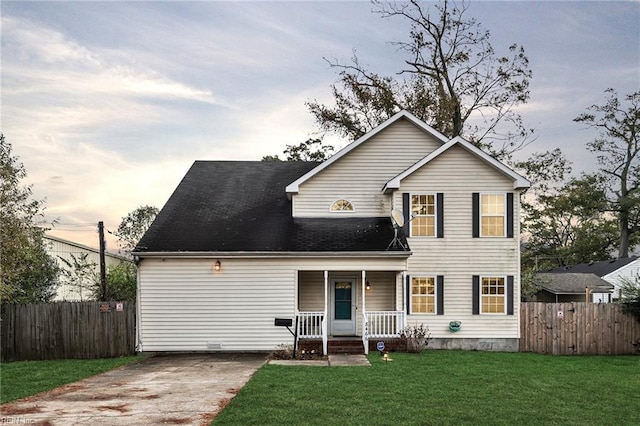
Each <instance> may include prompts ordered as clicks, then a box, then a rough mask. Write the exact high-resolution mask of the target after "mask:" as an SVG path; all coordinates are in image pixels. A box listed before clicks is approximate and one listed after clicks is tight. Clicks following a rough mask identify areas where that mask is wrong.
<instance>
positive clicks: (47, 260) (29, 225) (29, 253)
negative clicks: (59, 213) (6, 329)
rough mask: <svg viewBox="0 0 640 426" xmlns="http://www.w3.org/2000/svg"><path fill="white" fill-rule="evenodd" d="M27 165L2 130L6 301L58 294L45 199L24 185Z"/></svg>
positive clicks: (0, 246) (0, 227)
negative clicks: (47, 242)
mask: <svg viewBox="0 0 640 426" xmlns="http://www.w3.org/2000/svg"><path fill="white" fill-rule="evenodd" d="M26 176H27V172H26V170H25V168H24V165H23V164H22V163H21V162H20V161H19V159H18V157H16V156H14V155H13V154H12V147H11V144H10V143H9V142H7V141H6V140H5V138H4V135H3V134H0V298H1V299H2V301H4V302H19V303H31V302H48V301H50V300H51V299H52V298H53V297H54V296H55V294H56V287H57V286H58V267H57V263H56V261H55V259H53V258H52V257H51V256H49V255H48V253H47V250H46V247H45V242H44V239H43V236H44V231H45V230H44V229H43V228H40V227H38V226H37V222H38V221H41V220H42V219H43V218H44V213H43V212H44V202H43V201H41V200H33V199H32V198H31V195H32V190H31V186H23V185H22V184H21V181H22V179H24V178H25V177H26Z"/></svg>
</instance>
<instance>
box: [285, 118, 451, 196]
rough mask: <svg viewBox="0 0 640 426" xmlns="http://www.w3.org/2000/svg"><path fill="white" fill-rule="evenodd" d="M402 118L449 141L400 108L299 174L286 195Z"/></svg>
mask: <svg viewBox="0 0 640 426" xmlns="http://www.w3.org/2000/svg"><path fill="white" fill-rule="evenodd" d="M403 119H406V120H409V121H410V122H411V123H413V124H414V125H416V126H417V127H418V128H419V129H421V130H422V131H424V132H425V133H427V134H429V135H431V136H433V137H434V138H435V139H436V140H438V141H439V142H441V143H442V144H445V143H447V142H449V138H447V137H446V136H445V135H443V134H442V133H440V132H439V131H437V130H436V129H434V128H433V127H431V126H429V125H428V124H427V123H425V122H424V121H422V120H420V119H419V118H418V117H416V116H415V115H413V114H412V113H410V112H409V111H407V110H402V111H400V112H398V113H396V114H394V115H393V116H392V117H390V118H388V119H387V120H385V121H384V122H383V123H381V124H379V125H378V126H376V127H375V128H374V129H372V130H370V131H369V132H367V133H366V134H364V135H362V136H361V137H360V138H358V139H356V140H355V141H353V142H351V143H349V144H347V145H346V146H345V147H344V148H342V149H341V150H340V151H338V152H336V153H335V154H333V155H332V156H331V157H329V158H328V159H327V160H326V161H324V162H322V163H320V164H319V165H318V166H317V167H315V168H314V169H313V170H311V171H309V172H308V173H306V174H305V175H304V176H301V177H300V178H298V179H297V180H296V181H294V182H292V183H291V184H289V185H288V186H287V188H286V191H287V194H288V195H291V194H297V193H298V190H299V188H300V185H302V184H303V183H304V182H306V181H307V180H309V179H311V178H312V177H313V176H315V175H316V174H318V173H320V172H321V171H322V170H324V169H326V168H327V167H329V166H330V165H331V164H333V163H335V162H336V161H338V160H339V159H340V158H342V157H344V156H345V155H347V154H348V153H349V152H351V151H353V150H354V149H356V148H357V147H359V146H360V145H362V144H363V143H365V142H366V141H368V140H369V139H371V138H372V137H374V136H375V135H377V134H378V133H380V132H382V131H383V130H384V129H386V128H388V127H389V126H391V125H392V124H394V123H396V122H398V121H400V120H403Z"/></svg>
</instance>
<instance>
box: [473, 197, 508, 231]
mask: <svg viewBox="0 0 640 426" xmlns="http://www.w3.org/2000/svg"><path fill="white" fill-rule="evenodd" d="M472 195H473V200H472V212H473V237H474V238H478V237H489V238H492V237H493V238H499V237H507V238H513V236H514V229H513V208H514V202H513V193H512V192H507V193H504V192H501V193H484V194H481V193H478V192H474V193H473V194H472Z"/></svg>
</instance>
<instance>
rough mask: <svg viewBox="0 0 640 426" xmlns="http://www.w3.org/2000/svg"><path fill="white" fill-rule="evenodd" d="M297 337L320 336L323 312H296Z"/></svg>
mask: <svg viewBox="0 0 640 426" xmlns="http://www.w3.org/2000/svg"><path fill="white" fill-rule="evenodd" d="M297 317H298V337H300V338H304V339H320V338H322V335H323V333H322V321H323V320H324V312H298V315H297Z"/></svg>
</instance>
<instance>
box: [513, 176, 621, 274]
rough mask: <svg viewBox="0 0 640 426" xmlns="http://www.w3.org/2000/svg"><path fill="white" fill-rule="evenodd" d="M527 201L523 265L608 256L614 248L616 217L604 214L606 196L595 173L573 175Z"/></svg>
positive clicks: (539, 265)
mask: <svg viewBox="0 0 640 426" xmlns="http://www.w3.org/2000/svg"><path fill="white" fill-rule="evenodd" d="M543 188H545V192H543V193H539V194H537V196H536V197H535V202H528V205H527V206H526V207H527V210H526V214H525V215H524V217H523V231H524V232H525V233H526V234H527V235H528V238H527V239H526V250H525V251H524V253H523V255H522V263H523V268H533V269H536V270H541V269H548V268H554V267H558V266H566V265H571V264H576V263H585V262H590V261H597V260H603V259H609V258H610V257H611V253H612V252H613V250H614V249H615V242H616V240H617V235H618V234H617V229H616V225H615V219H614V218H613V217H611V216H607V215H603V214H602V212H603V210H604V209H606V206H607V200H606V197H605V192H604V186H603V183H602V181H601V180H599V179H598V177H597V176H594V175H584V176H582V178H580V179H578V178H573V179H570V180H569V181H568V182H566V183H565V184H563V185H562V186H560V187H559V188H550V187H548V186H547V185H543Z"/></svg>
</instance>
